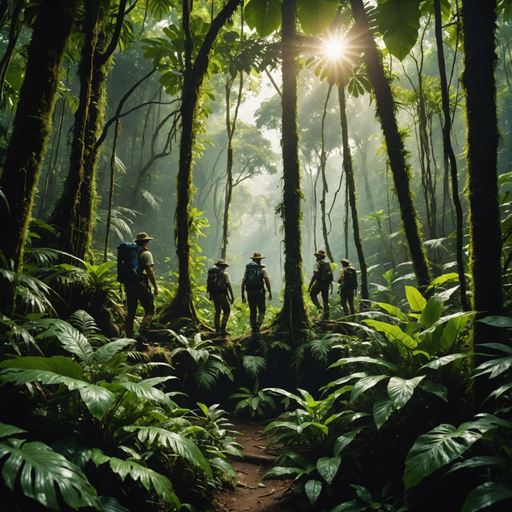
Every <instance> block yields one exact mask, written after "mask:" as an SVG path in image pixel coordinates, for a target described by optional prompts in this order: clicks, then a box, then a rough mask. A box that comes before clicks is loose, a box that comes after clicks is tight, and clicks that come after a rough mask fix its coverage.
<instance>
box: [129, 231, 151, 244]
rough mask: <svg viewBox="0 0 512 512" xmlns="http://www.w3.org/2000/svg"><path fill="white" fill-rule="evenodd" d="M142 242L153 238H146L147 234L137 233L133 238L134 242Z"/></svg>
mask: <svg viewBox="0 0 512 512" xmlns="http://www.w3.org/2000/svg"><path fill="white" fill-rule="evenodd" d="M143 240H154V238H153V237H151V236H148V234H147V233H145V232H144V231H143V232H142V233H139V234H138V235H137V236H136V237H135V240H134V242H142V241H143Z"/></svg>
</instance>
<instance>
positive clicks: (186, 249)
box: [166, 0, 242, 321]
mask: <svg viewBox="0 0 512 512" xmlns="http://www.w3.org/2000/svg"><path fill="white" fill-rule="evenodd" d="M241 1H242V0H229V1H228V2H227V3H226V4H225V6H224V7H223V9H222V10H221V11H220V12H219V14H218V15H217V16H216V17H215V19H214V20H213V22H212V24H211V25H210V29H209V30H208V33H207V35H206V37H205V39H204V42H203V45H202V46H201V48H200V49H199V53H198V55H197V58H196V60H195V62H194V63H192V51H193V44H194V43H193V39H192V33H191V19H190V17H191V11H192V6H193V2H192V0H184V1H183V31H184V33H185V69H184V71H183V93H182V100H181V140H180V160H179V168H178V177H177V189H178V199H177V204H176V224H175V228H174V237H175V241H176V252H177V254H178V270H179V274H178V291H177V293H176V296H175V298H174V300H173V302H172V304H171V307H170V309H169V311H168V313H167V315H166V317H169V318H172V317H179V316H183V317H187V318H191V319H193V320H194V321H197V315H196V312H195V308H194V304H193V302H192V286H191V281H190V237H189V219H190V203H191V200H192V168H193V158H192V152H193V149H194V145H195V141H196V111H197V108H198V106H199V101H200V98H201V89H202V86H203V82H204V79H205V76H206V73H207V71H208V64H209V61H210V59H209V54H210V51H211V49H212V45H213V43H214V42H215V39H216V38H217V35H218V33H219V31H220V30H221V28H222V27H223V26H224V24H225V23H226V21H227V20H228V19H229V18H230V17H231V16H232V15H233V13H234V12H235V10H236V9H237V7H238V6H239V5H240V3H241Z"/></svg>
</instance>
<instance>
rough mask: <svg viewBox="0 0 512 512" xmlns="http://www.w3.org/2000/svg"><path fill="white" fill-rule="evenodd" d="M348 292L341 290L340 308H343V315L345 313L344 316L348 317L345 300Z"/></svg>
mask: <svg viewBox="0 0 512 512" xmlns="http://www.w3.org/2000/svg"><path fill="white" fill-rule="evenodd" d="M349 291H350V290H343V289H342V290H341V307H342V308H343V313H345V316H348V314H349V313H348V306H347V299H348V292H349Z"/></svg>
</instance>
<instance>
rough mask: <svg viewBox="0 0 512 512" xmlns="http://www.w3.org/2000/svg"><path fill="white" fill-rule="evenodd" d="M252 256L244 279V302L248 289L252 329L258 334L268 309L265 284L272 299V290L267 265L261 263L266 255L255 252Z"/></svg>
mask: <svg viewBox="0 0 512 512" xmlns="http://www.w3.org/2000/svg"><path fill="white" fill-rule="evenodd" d="M250 258H251V260H252V262H251V263H248V264H247V265H246V267H245V273H244V278H243V279H242V302H245V290H246V289H247V298H248V300H249V310H250V312H251V315H250V321H251V331H252V334H257V333H258V332H260V328H261V324H263V320H264V319H265V311H266V309H267V306H266V305H265V285H266V286H267V290H268V300H272V290H271V289H270V277H269V276H268V270H267V268H266V267H265V265H262V264H261V260H262V259H263V258H265V256H262V255H261V253H260V252H255V253H254V254H253V255H252V256H251V257H250ZM256 313H257V315H256ZM256 316H257V317H258V318H257V319H256Z"/></svg>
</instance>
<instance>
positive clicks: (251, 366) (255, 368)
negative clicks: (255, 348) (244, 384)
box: [242, 356, 267, 377]
mask: <svg viewBox="0 0 512 512" xmlns="http://www.w3.org/2000/svg"><path fill="white" fill-rule="evenodd" d="M242 363H243V365H244V368H245V371H246V372H247V373H248V374H249V375H251V377H257V375H258V374H259V373H260V372H261V371H262V370H264V369H265V368H266V367H267V361H265V358H263V357H261V356H244V358H243V360H242Z"/></svg>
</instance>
